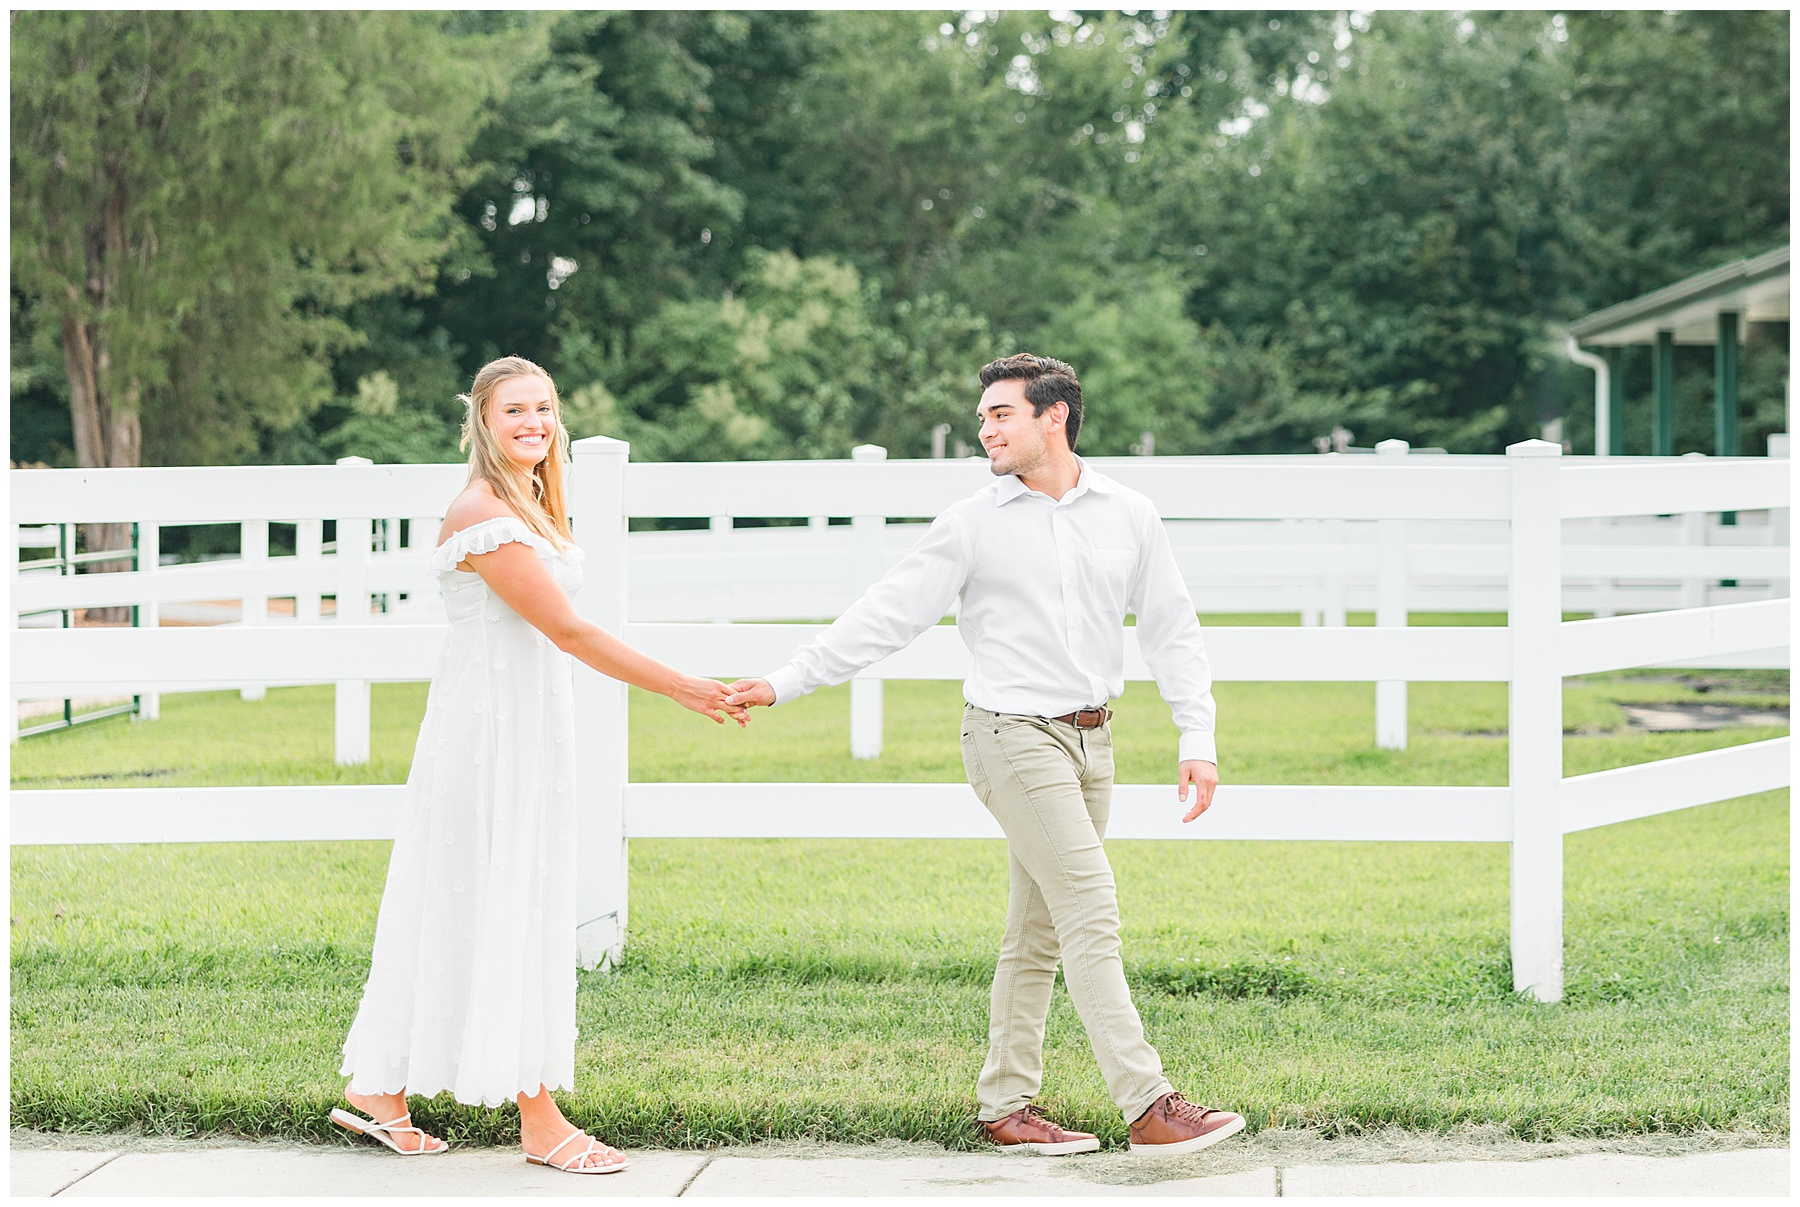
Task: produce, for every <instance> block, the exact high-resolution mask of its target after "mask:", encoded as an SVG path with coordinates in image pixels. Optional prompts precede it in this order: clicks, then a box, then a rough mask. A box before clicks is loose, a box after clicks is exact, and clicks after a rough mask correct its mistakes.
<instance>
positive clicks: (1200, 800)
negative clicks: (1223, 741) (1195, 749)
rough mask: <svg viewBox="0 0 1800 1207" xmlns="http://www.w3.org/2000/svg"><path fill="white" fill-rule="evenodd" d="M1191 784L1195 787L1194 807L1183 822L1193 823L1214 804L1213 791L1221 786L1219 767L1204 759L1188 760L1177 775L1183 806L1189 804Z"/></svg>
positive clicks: (1177, 791)
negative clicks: (1189, 787)
mask: <svg viewBox="0 0 1800 1207" xmlns="http://www.w3.org/2000/svg"><path fill="white" fill-rule="evenodd" d="M1189 784H1192V785H1193V786H1194V807H1193V808H1191V809H1189V810H1188V811H1187V816H1186V817H1183V818H1182V819H1181V820H1182V821H1193V820H1194V819H1195V818H1196V817H1199V816H1200V815H1201V814H1202V813H1204V812H1206V807H1207V806H1208V805H1210V804H1212V798H1213V790H1214V789H1216V788H1217V787H1218V786H1219V768H1218V766H1217V765H1216V764H1213V763H1208V762H1206V761H1205V760H1203V759H1188V760H1186V761H1185V762H1183V763H1182V764H1181V769H1180V770H1179V771H1178V772H1176V775H1175V790H1176V795H1178V796H1179V797H1180V798H1181V802H1182V803H1183V804H1186V803H1187V798H1188V785H1189Z"/></svg>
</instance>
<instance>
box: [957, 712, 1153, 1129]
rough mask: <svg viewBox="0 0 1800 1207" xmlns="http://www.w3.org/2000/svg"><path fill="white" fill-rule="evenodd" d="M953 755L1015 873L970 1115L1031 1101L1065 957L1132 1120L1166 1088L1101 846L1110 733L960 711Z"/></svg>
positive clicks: (1066, 972) (987, 1117) (1097, 1052)
mask: <svg viewBox="0 0 1800 1207" xmlns="http://www.w3.org/2000/svg"><path fill="white" fill-rule="evenodd" d="M962 752H963V765H964V766H965V767H966V768H967V769H968V773H969V784H970V786H972V787H973V788H974V789H975V794H976V795H977V796H979V797H980V798H981V802H982V803H983V804H984V805H986V806H987V807H988V811H989V812H990V813H992V814H993V815H994V818H995V819H996V820H997V821H999V823H1000V828H1001V829H1002V830H1004V831H1005V832H1006V847H1007V852H1008V855H1009V864H1010V867H1011V874H1012V888H1011V893H1010V896H1009V898H1008V901H1007V907H1006V934H1005V936H1004V937H1003V938H1002V939H1001V942H1000V962H999V964H998V965H997V966H996V967H995V969H994V989H993V996H992V999H991V1002H990V1006H989V1015H988V1055H987V1063H986V1065H985V1066H983V1068H982V1070H981V1080H980V1081H979V1083H978V1084H977V1086H976V1091H975V1093H976V1100H977V1103H978V1105H979V1108H980V1109H979V1111H978V1117H979V1118H980V1119H981V1120H983V1121H984V1122H992V1121H994V1120H996V1119H1001V1118H1004V1117H1005V1116H1007V1115H1010V1114H1012V1113H1013V1112H1014V1111H1016V1110H1018V1109H1019V1108H1020V1107H1022V1106H1024V1105H1025V1104H1026V1103H1028V1102H1030V1101H1031V1100H1032V1098H1033V1097H1034V1096H1035V1095H1036V1094H1037V1092H1038V1089H1039V1087H1040V1085H1041V1084H1042V1082H1043V1072H1044V1020H1045V1018H1046V1017H1047V1016H1048V1015H1049V1013H1050V989H1051V986H1052V985H1054V984H1055V981H1056V964H1057V960H1058V958H1059V957H1060V958H1061V960H1062V965H1063V981H1064V982H1065V983H1066V984H1067V985H1068V987H1069V997H1070V998H1071V999H1072V1000H1073V1001H1074V1003H1075V1011H1076V1013H1077V1014H1079V1015H1080V1016H1081V1023H1082V1026H1084V1027H1086V1028H1087V1033H1088V1042H1089V1043H1091V1044H1092V1045H1093V1047H1094V1058H1095V1059H1096V1060H1097V1061H1099V1063H1100V1072H1101V1074H1102V1075H1103V1076H1104V1077H1105V1078H1106V1088H1107V1091H1108V1092H1109V1093H1110V1094H1111V1095H1112V1099H1113V1101H1114V1102H1115V1103H1117V1104H1118V1107H1119V1110H1120V1111H1121V1113H1123V1114H1124V1116H1125V1119H1126V1121H1127V1122H1131V1121H1134V1120H1136V1119H1137V1118H1138V1116H1140V1115H1142V1114H1143V1113H1144V1112H1145V1111H1147V1110H1149V1109H1150V1107H1151V1105H1152V1104H1154V1103H1155V1101H1156V1099H1157V1098H1159V1097H1161V1096H1162V1095H1163V1094H1166V1093H1168V1092H1169V1089H1170V1086H1169V1082H1168V1080H1167V1079H1166V1078H1165V1077H1164V1076H1163V1073H1162V1060H1161V1059H1160V1058H1159V1057H1158V1056H1157V1054H1156V1049H1154V1048H1152V1047H1151V1046H1150V1045H1149V1043H1148V1042H1146V1041H1145V1039H1144V1025H1143V1023H1142V1022H1141V1021H1140V1020H1139V1019H1138V1013H1137V1009H1136V1007H1134V1006H1133V1005H1132V1004H1131V991H1130V990H1129V989H1128V988H1126V985H1125V967H1124V964H1123V963H1122V962H1121V960H1120V958H1119V903H1118V893H1117V890H1116V888H1115V887H1114V884H1113V874H1112V865H1111V864H1109V863H1108V862H1107V861H1106V851H1105V850H1104V849H1103V848H1102V847H1101V845H1100V840H1101V839H1102V838H1103V837H1104V836H1105V834H1106V819H1107V815H1108V813H1109V812H1110V810H1111V807H1112V784H1113V752H1112V732H1111V730H1110V729H1108V728H1107V727H1105V726H1102V727H1100V728H1099V729H1077V728H1075V726H1073V725H1070V724H1068V723H1066V722H1062V721H1049V720H1045V719H1044V718H1042V717H1021V716H1013V715H1011V714H1007V713H992V712H988V711H987V710H986V709H983V708H976V707H975V706H974V705H969V706H967V708H965V710H964V712H963V728H962Z"/></svg>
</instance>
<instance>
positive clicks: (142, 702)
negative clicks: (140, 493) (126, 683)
mask: <svg viewBox="0 0 1800 1207" xmlns="http://www.w3.org/2000/svg"><path fill="white" fill-rule="evenodd" d="M161 563H162V527H161V525H158V524H139V525H138V526H137V572H138V573H139V574H140V575H145V574H155V573H156V568H157V566H158V565H160V564H161ZM137 622H138V627H139V628H140V629H154V628H159V627H160V626H161V625H162V604H160V603H158V602H157V601H156V600H154V599H150V598H146V599H145V600H144V601H143V602H142V603H140V604H138V609H137ZM161 716H162V693H161V692H139V693H138V708H137V712H135V713H133V714H132V717H131V719H132V720H133V721H154V720H156V719H157V718H159V717H161Z"/></svg>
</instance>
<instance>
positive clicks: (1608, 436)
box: [1563, 333, 1612, 457]
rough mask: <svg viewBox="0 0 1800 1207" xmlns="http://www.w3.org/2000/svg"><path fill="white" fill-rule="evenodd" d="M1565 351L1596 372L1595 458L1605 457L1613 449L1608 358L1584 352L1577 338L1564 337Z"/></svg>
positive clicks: (1574, 359) (1566, 335) (1571, 357)
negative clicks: (1608, 387)
mask: <svg viewBox="0 0 1800 1207" xmlns="http://www.w3.org/2000/svg"><path fill="white" fill-rule="evenodd" d="M1563 350H1564V351H1565V352H1567V353H1568V354H1569V359H1570V360H1572V361H1574V362H1575V363H1576V364H1578V365H1581V366H1583V367H1585V368H1589V369H1592V370H1593V371H1594V456H1596V457H1604V456H1606V455H1607V450H1608V449H1609V448H1611V447H1612V414H1611V410H1610V408H1609V407H1608V406H1607V403H1608V390H1607V384H1608V383H1607V368H1606V358H1605V357H1601V356H1595V355H1594V354H1593V353H1592V352H1583V351H1582V350H1581V345H1580V344H1578V343H1576V342H1575V337H1574V336H1572V335H1569V334H1567V333H1565V334H1564V335H1563Z"/></svg>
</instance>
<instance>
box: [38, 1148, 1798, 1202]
mask: <svg viewBox="0 0 1800 1207" xmlns="http://www.w3.org/2000/svg"><path fill="white" fill-rule="evenodd" d="M116 1140H117V1143H116V1146H115V1147H110V1148H108V1147H103V1145H104V1143H105V1140H104V1138H101V1137H73V1136H71V1137H55V1136H43V1135H38V1134H34V1133H19V1132H15V1133H14V1136H13V1144H12V1151H11V1160H12V1183H11V1190H12V1194H13V1195H14V1196H15V1197H44V1196H49V1195H58V1196H62V1197H74V1198H81V1197H100V1196H104V1197H115V1196H117V1197H126V1196H131V1197H173V1196H184V1197H186V1196H196V1197H208V1196H218V1195H251V1196H254V1195H280V1196H336V1195H442V1196H463V1195H556V1196H597V1197H614V1198H616V1197H633V1196H639V1197H658V1198H678V1197H689V1198H708V1197H733V1196H739V1197H741V1196H756V1195H780V1196H792V1197H810V1196H824V1195H833V1196H860V1197H955V1196H982V1197H988V1196H1033V1197H1045V1198H1048V1197H1058V1198H1075V1197H1083V1196H1086V1197H1108V1198H1110V1197H1118V1196H1132V1197H1137V1196H1157V1197H1165V1196H1176V1195H1191V1196H1197V1197H1233V1198H1236V1197H1246V1198H1274V1197H1296V1196H1370V1195H1459V1196H1460V1195H1479V1196H1494V1195H1519V1196H1551V1195H1561V1196H1567V1195H1609V1196H1619V1195H1633V1196H1638V1195H1641V1196H1658V1197H1663V1196H1683V1195H1708V1196H1779V1197H1783V1198H1785V1197H1786V1196H1787V1194H1788V1150H1787V1149H1784V1148H1735V1149H1727V1150H1722V1151H1690V1152H1678V1151H1676V1152H1673V1153H1672V1155H1651V1153H1650V1152H1649V1151H1646V1145H1645V1144H1643V1143H1639V1144H1635V1145H1633V1144H1630V1143H1626V1144H1624V1145H1623V1147H1626V1148H1628V1149H1630V1148H1636V1149H1637V1150H1638V1151H1624V1152H1619V1151H1614V1152H1605V1151H1585V1152H1582V1151H1576V1152H1572V1153H1571V1152H1569V1150H1570V1149H1571V1148H1576V1149H1579V1148H1581V1147H1583V1146H1582V1145H1579V1144H1575V1145H1571V1144H1566V1143H1565V1144H1562V1145H1556V1144H1541V1145H1524V1144H1521V1143H1518V1142H1510V1143H1499V1144H1494V1143H1488V1144H1483V1145H1479V1146H1473V1147H1472V1146H1470V1145H1468V1144H1464V1145H1462V1149H1463V1151H1464V1152H1465V1153H1466V1152H1468V1151H1475V1152H1477V1153H1479V1154H1480V1155H1479V1159H1474V1160H1468V1159H1464V1160H1423V1161H1421V1160H1391V1159H1389V1160H1375V1161H1357V1160H1354V1159H1352V1160H1337V1159H1332V1158H1333V1157H1335V1156H1338V1155H1342V1156H1345V1157H1351V1158H1353V1157H1355V1156H1357V1155H1358V1154H1359V1153H1361V1154H1362V1155H1366V1156H1372V1155H1376V1154H1378V1153H1379V1152H1381V1151H1382V1147H1381V1145H1380V1144H1379V1143H1377V1144H1375V1145H1374V1146H1373V1147H1371V1146H1370V1145H1368V1144H1363V1145H1361V1146H1358V1145H1357V1144H1356V1143H1355V1142H1345V1143H1342V1144H1340V1145H1339V1148H1338V1150H1336V1151H1334V1150H1332V1149H1331V1148H1330V1142H1324V1147H1321V1146H1320V1144H1318V1143H1314V1144H1299V1145H1298V1146H1296V1144H1293V1143H1284V1142H1282V1141H1281V1140H1280V1139H1279V1138H1277V1139H1275V1140H1273V1141H1270V1140H1264V1139H1263V1138H1261V1137H1252V1138H1251V1139H1250V1140H1249V1141H1247V1142H1246V1143H1243V1144H1238V1145H1232V1144H1230V1143H1227V1144H1224V1145H1220V1146H1219V1148H1218V1149H1215V1150H1212V1151H1209V1152H1206V1153H1200V1154H1196V1155H1194V1156H1191V1157H1173V1158H1164V1159H1162V1160H1156V1161H1150V1160H1145V1159H1142V1158H1132V1157H1130V1156H1129V1155H1127V1154H1123V1153H1096V1154H1093V1155H1089V1156H1081V1157H1073V1158H1063V1159H1054V1158H1033V1157H1019V1156H1011V1155H1006V1154H1001V1153H995V1152H975V1153H953V1152H948V1151H946V1150H944V1149H941V1148H937V1147H935V1146H929V1145H920V1144H899V1143H889V1144H883V1145H875V1146H868V1147H852V1146H849V1145H827V1144H807V1143H785V1144H771V1145H766V1146H754V1147H746V1148H733V1149H723V1150H716V1151H711V1152H691V1151H668V1150H639V1151H634V1152H631V1153H630V1154H629V1156H630V1159H631V1167H630V1168H629V1169H627V1170H625V1171H623V1172H621V1173H618V1174H609V1175H606V1176H603V1177H575V1176H572V1175H569V1174H563V1173H559V1172H556V1171H554V1170H547V1169H543V1168H541V1167H537V1166H529V1165H527V1164H525V1161H524V1159H523V1158H522V1157H521V1156H520V1155H519V1153H518V1152H516V1151H514V1150H512V1149H499V1148H465V1149H453V1150H452V1151H450V1152H449V1153H446V1154H444V1155H443V1156H440V1157H421V1158H413V1159H408V1158H402V1157H397V1156H394V1155H393V1154H390V1153H388V1152H386V1151H385V1150H382V1149H377V1148H375V1147H373V1146H372V1145H370V1146H364V1145H361V1144H353V1143H335V1144H298V1143H293V1142H289V1141H264V1142H248V1141H234V1140H223V1141H220V1140H214V1141H185V1142H183V1141H166V1140H165V1141H144V1140H141V1139H136V1138H123V1137H121V1138H116ZM1259 1141H1260V1142H1259ZM1432 1143H1435V1144H1436V1149H1435V1151H1437V1152H1440V1153H1447V1152H1453V1151H1456V1148H1457V1146H1456V1144H1455V1143H1454V1142H1448V1143H1446V1142H1443V1141H1434V1142H1428V1143H1427V1147H1426V1148H1425V1149H1419V1148H1417V1147H1416V1146H1415V1147H1414V1148H1413V1149H1411V1150H1410V1151H1411V1152H1412V1153H1413V1154H1415V1155H1416V1154H1418V1153H1420V1152H1429V1151H1433V1150H1432V1149H1431V1144H1432ZM80 1145H87V1146H89V1147H85V1148H84V1147H78V1146H80ZM1593 1146H1594V1145H1593V1144H1589V1145H1587V1146H1586V1147H1589V1148H1591V1147H1593ZM1675 1147H1676V1148H1679V1147H1680V1145H1679V1144H1678V1145H1676V1146H1675ZM1689 1147H1691V1145H1690V1146H1689ZM1662 1148H1663V1151H1670V1149H1669V1146H1668V1145H1663V1146H1662ZM1387 1151H1389V1152H1390V1153H1391V1152H1395V1151H1400V1150H1398V1149H1396V1148H1395V1146H1393V1145H1392V1144H1390V1145H1389V1146H1388V1150H1387ZM1521 1153H1530V1154H1536V1159H1518V1158H1519V1154H1521ZM1559 1154H1560V1155H1559ZM1309 1156H1310V1157H1312V1158H1314V1159H1311V1160H1304V1159H1301V1160H1296V1159H1295V1158H1302V1157H1309ZM1320 1156H1323V1157H1324V1158H1325V1159H1322V1160H1321V1159H1317V1158H1319V1157H1320Z"/></svg>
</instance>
